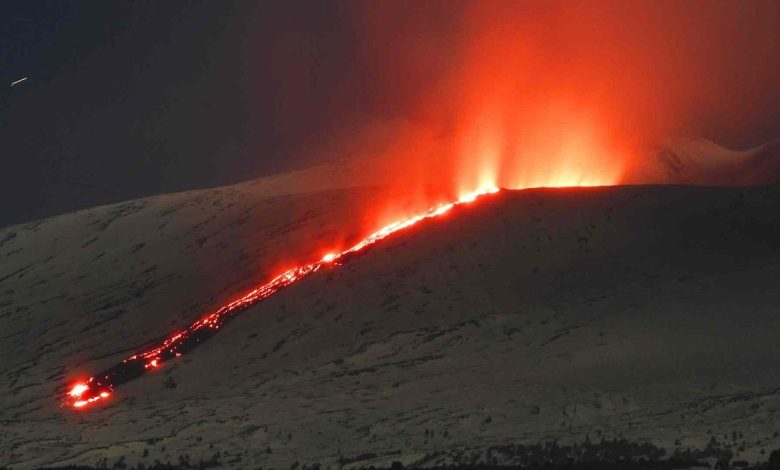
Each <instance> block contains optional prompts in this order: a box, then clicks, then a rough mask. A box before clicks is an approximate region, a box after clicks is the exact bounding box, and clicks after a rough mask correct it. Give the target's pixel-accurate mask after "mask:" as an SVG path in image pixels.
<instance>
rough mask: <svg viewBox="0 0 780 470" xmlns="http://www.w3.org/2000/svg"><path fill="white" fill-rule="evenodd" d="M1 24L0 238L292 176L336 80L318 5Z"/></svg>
mask: <svg viewBox="0 0 780 470" xmlns="http://www.w3.org/2000/svg"><path fill="white" fill-rule="evenodd" d="M2 10H3V11H2V12H0V15H2V17H1V18H2V29H1V30H0V34H1V35H2V36H0V47H2V49H0V64H2V82H5V84H4V86H3V87H2V88H1V89H2V91H1V92H0V142H2V144H3V148H2V152H1V153H0V155H2V157H0V158H1V160H0V161H1V162H2V167H1V168H0V201H2V204H0V226H2V225H6V224H8V223H14V222H19V221H25V220H30V219H34V218H39V217H43V216H48V215H51V214H56V213H61V212H65V211H70V210H73V209H77V208H82V207H88V206H92V205H96V204H100V203H108V202H116V201H120V200H124V199H128V198H132V197H139V196H145V195H149V194H156V193H163V192H170V191H176V190H183V189H191V188H199V187H205V186H211V185H219V184H225V183H230V182H235V181H240V180H244V179H249V178H251V177H255V176H260V175H264V174H271V173H274V172H278V171H282V170H285V169H288V168H292V167H295V166H296V165H300V162H299V161H296V159H295V158H296V155H297V154H298V153H299V152H298V150H299V149H300V148H302V147H305V146H307V145H310V144H309V143H310V142H311V141H316V140H317V139H318V135H321V134H322V133H323V132H325V129H326V128H327V121H328V114H329V113H328V110H327V106H326V105H327V103H326V101H327V99H328V96H329V95H328V88H330V87H332V86H334V84H337V83H339V82H340V81H341V80H342V76H344V75H346V74H347V73H349V70H348V67H349V64H350V54H351V53H352V52H351V49H352V48H351V46H350V44H351V43H352V42H353V41H352V38H351V36H350V32H349V31H348V30H347V28H345V26H344V21H345V19H344V18H343V15H344V11H343V9H342V8H339V7H337V6H334V5H328V4H327V3H325V2H298V3H296V2H284V3H281V2H276V3H270V2H221V1H210V2H182V1H175V2H106V1H102V0H100V1H91V2H84V1H72V2H61V1H51V2H31V1H22V2H18V3H16V4H14V5H11V4H9V3H8V2H6V3H4V4H3V7H2ZM23 76H29V77H30V78H29V80H27V81H26V82H24V83H22V84H20V85H19V86H16V87H13V88H11V87H10V86H8V85H9V84H10V83H11V82H12V81H14V80H17V79H18V78H21V77H23Z"/></svg>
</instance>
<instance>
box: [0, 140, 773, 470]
mask: <svg viewBox="0 0 780 470" xmlns="http://www.w3.org/2000/svg"><path fill="white" fill-rule="evenodd" d="M676 155H677V156H678V157H680V154H676ZM751 155H752V154H751ZM756 158H759V157H756ZM332 171H334V170H333V168H329V169H328V168H318V169H313V170H309V171H303V172H297V173H292V174H286V175H279V176H276V177H271V178H263V179H259V180H254V181H250V182H247V183H243V184H239V185H234V186H228V187H222V188H216V189H209V190H200V191H191V192H184V193H176V194H169V195H161V196H155V197H151V198H145V199H139V200H134V201H129V202H125V203H120V204H114V205H109V206H101V207H96V208H92V209H87V210H83V211H79V212H75V213H72V214H67V215H63V216H58V217H53V218H49V219H44V220H40V221H36V222H30V223H26V224H21V225H15V226H11V227H7V228H4V229H2V230H1V231H0V259H2V260H3V262H2V265H1V266H2V268H1V271H0V318H1V319H2V322H3V333H2V339H1V340H0V357H2V358H3V361H2V368H1V369H0V374H1V375H0V377H2V380H1V381H0V397H2V398H0V399H1V400H2V412H0V422H2V426H3V434H2V439H0V463H4V464H7V465H9V466H10V467H11V468H20V469H21V468H38V467H40V466H63V465H71V464H73V465H75V464H80V465H81V464H84V465H109V466H110V465H114V464H116V463H119V464H120V465H138V464H144V465H150V464H152V463H154V462H155V461H156V462H174V463H176V462H180V463H182V465H184V464H188V463H189V462H193V463H194V462H212V463H215V462H218V464H219V465H220V466H221V467H224V468H247V467H252V468H254V467H258V466H263V467H272V468H282V467H285V468H289V467H291V466H293V465H295V464H296V463H298V464H299V465H301V464H305V465H313V464H319V465H322V466H323V467H324V466H328V465H329V466H331V467H333V466H336V465H339V466H345V467H361V466H369V465H376V466H389V465H390V463H391V462H393V461H399V462H402V463H404V464H405V465H423V466H425V465H427V466H433V465H438V464H450V463H463V462H480V461H481V462H494V463H498V464H518V463H519V462H520V460H518V459H520V458H521V457H519V456H518V454H517V452H515V453H512V452H509V451H508V450H507V449H512V448H515V449H516V448H517V447H516V446H531V447H525V449H530V448H536V447H532V446H541V448H549V445H550V443H553V442H555V443H557V444H556V445H570V444H574V443H580V444H581V443H583V442H591V441H596V442H598V441H602V442H618V441H619V442H628V443H632V444H631V445H636V446H638V447H636V448H637V449H644V451H647V449H656V450H657V449H664V450H665V452H666V454H665V455H667V456H669V455H687V454H685V453H686V452H688V453H689V454H690V453H691V452H694V451H695V452H703V453H702V454H701V455H703V456H705V457H707V458H723V456H728V458H733V459H735V460H744V461H746V462H759V461H765V460H766V459H767V455H768V453H769V452H771V450H772V449H775V448H778V447H780V437H778V436H780V434H779V433H780V429H778V426H777V423H778V422H780V417H779V416H778V412H777V410H778V409H780V388H778V385H777V384H778V383H780V376H779V373H778V370H777V367H776V365H777V363H778V360H780V352H778V348H777V346H776V344H777V338H778V333H780V323H778V320H777V309H776V305H778V304H779V303H780V285H779V284H778V279H780V188H778V187H777V186H761V187H700V186H673V185H665V186H655V185H649V186H617V187H592V188H557V189H554V188H550V189H528V190H503V191H500V192H499V193H497V194H493V195H491V196H489V197H485V198H479V199H477V200H476V201H474V203H473V204H464V205H462V206H458V207H455V208H453V209H452V210H451V211H449V212H447V213H446V214H444V215H442V216H441V217H436V218H433V219H430V220H425V221H421V222H420V223H419V224H417V225H415V227H414V229H413V230H404V231H400V232H398V233H395V234H393V235H392V236H390V237H388V238H387V239H385V240H383V241H382V242H381V243H379V244H377V245H376V246H373V247H372V248H371V249H369V250H365V252H362V253H361V254H360V255H359V256H355V257H353V258H352V259H350V260H349V261H348V262H344V263H343V265H341V266H339V267H338V269H329V270H325V271H322V272H317V273H314V274H312V275H310V276H307V277H306V278H304V279H301V280H300V281H299V282H296V283H295V284H293V285H290V286H288V287H287V288H285V289H284V290H280V291H279V292H277V293H275V294H274V295H273V296H271V297H269V298H267V299H266V300H265V301H263V302H262V303H258V304H256V305H253V306H251V307H250V308H248V309H247V310H246V311H245V312H243V313H241V315H240V316H238V317H236V318H235V320H233V321H231V322H230V323H227V324H225V325H224V326H223V327H222V328H221V331H220V333H219V334H218V335H216V336H214V338H213V339H211V340H210V341H208V342H206V343H204V344H203V345H201V346H200V347H198V349H197V350H195V351H192V352H190V353H189V354H186V355H184V356H183V357H181V358H177V359H175V360H171V361H170V362H167V363H165V364H163V365H162V366H161V367H159V368H156V369H155V370H154V371H153V372H150V373H148V374H146V375H144V377H142V378H139V379H138V380H134V381H132V382H128V383H127V384H125V385H124V386H123V387H122V388H120V389H118V390H117V391H116V392H115V393H113V394H112V395H111V396H110V397H108V398H107V399H106V401H105V403H102V402H101V403H96V404H95V405H94V407H90V409H89V410H88V411H78V410H73V409H71V408H69V407H60V401H61V398H62V396H63V394H64V393H66V391H67V390H68V389H69V386H72V384H73V383H77V382H78V381H79V380H81V379H85V378H87V377H90V376H91V375H92V374H95V373H97V372H99V371H101V370H105V369H107V368H109V367H111V366H112V365H114V364H117V363H119V362H121V361H122V360H123V359H124V358H126V357H128V356H130V355H132V354H134V353H137V352H139V351H143V350H146V349H149V348H151V347H154V346H155V345H156V344H158V343H159V342H160V341H161V340H163V339H164V338H166V337H168V335H169V334H171V333H172V332H175V331H177V330H178V329H181V328H183V327H186V326H187V325H189V324H191V323H193V322H194V321H197V320H198V319H199V318H201V317H202V315H203V314H204V312H208V311H212V310H216V309H217V308H219V307H220V306H221V305H223V304H224V303H225V302H226V301H227V300H230V299H234V298H236V296H239V295H240V294H242V293H244V292H247V291H248V290H250V289H251V288H252V287H253V286H255V285H257V284H258V282H261V281H263V280H265V279H269V278H270V277H272V276H273V275H275V274H277V273H279V272H283V271H284V270H285V269H289V268H290V267H292V266H295V265H297V264H298V263H301V262H306V261H307V260H317V259H324V257H326V256H327V254H328V253H329V251H328V250H331V249H333V248H342V249H344V248H347V247H349V246H350V244H351V243H352V242H354V241H356V240H360V239H361V237H362V236H364V235H365V233H364V227H363V226H361V224H360V223H358V221H356V220H355V217H356V212H355V211H354V207H355V206H354V202H355V201H360V204H361V205H362V206H372V205H374V206H381V205H382V201H386V200H387V198H388V195H392V196H394V197H397V198H402V197H404V194H403V193H398V194H395V193H393V191H392V190H389V189H387V188H385V187H383V186H371V185H369V186H364V185H360V184H354V183H355V182H354V180H353V179H352V178H350V177H349V174H350V173H349V170H347V169H343V168H342V169H340V170H338V172H337V174H334V176H333V177H329V178H324V179H323V178H321V177H319V175H320V174H321V173H323V172H324V173H328V172H332ZM338 175H341V176H338ZM323 181H324V182H323ZM348 183H351V184H348ZM512 446H515V447H512ZM545 446H547V447H545ZM643 446H644V447H643ZM656 450H653V451H652V452H656ZM644 451H643V452H644ZM648 452H649V451H648ZM652 452H651V453H652ZM675 452H677V454H674V453H675ZM708 452H709V453H708ZM654 455H655V454H654ZM215 464H216V463H215ZM193 465H194V464H193Z"/></svg>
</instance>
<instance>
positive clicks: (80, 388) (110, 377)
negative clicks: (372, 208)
mask: <svg viewBox="0 0 780 470" xmlns="http://www.w3.org/2000/svg"><path fill="white" fill-rule="evenodd" d="M498 191H499V189H498V188H497V187H496V186H493V185H486V186H484V187H483V188H482V189H479V190H477V191H473V192H470V193H467V194H465V195H463V196H461V197H460V198H458V199H457V200H456V201H454V202H450V203H447V204H439V205H437V206H434V207H431V208H430V209H428V210H427V211H426V212H424V213H421V214H418V215H415V216H412V217H408V218H405V219H401V220H398V221H396V222H393V223H391V224H388V225H386V226H384V227H382V228H380V229H379V230H377V231H375V232H374V233H372V234H370V235H368V236H367V237H365V238H363V239H362V240H360V241H359V242H358V243H356V244H355V245H353V246H351V247H350V248H347V249H345V250H343V251H340V252H330V253H327V254H325V255H324V256H323V257H322V258H320V259H319V260H317V261H315V262H312V263H309V264H304V265H300V266H297V267H294V268H291V269H288V270H287V271H285V272H283V273H282V274H279V275H278V276H276V277H274V278H273V279H271V280H270V281H268V282H266V283H264V284H262V285H260V286H258V287H257V288H255V289H253V290H252V291H250V292H248V293H246V294H244V295H243V296H241V297H240V298H238V299H236V300H233V301H231V302H229V303H227V304H225V305H223V306H222V307H220V308H219V309H217V310H216V311H214V312H212V313H210V314H208V315H206V316H205V317H203V318H201V319H199V320H198V321H196V322H195V323H193V324H192V325H190V326H189V327H187V328H186V329H184V330H183V331H179V332H176V333H174V334H172V335H170V336H169V337H168V338H167V339H165V340H164V341H163V342H162V343H160V344H159V345H158V346H156V347H154V348H152V349H149V350H147V351H144V352H140V353H137V354H134V355H132V356H130V357H128V358H126V359H124V360H123V361H122V362H120V363H119V364H116V365H114V366H112V367H110V368H108V369H106V370H104V371H103V372H100V373H99V374H96V375H94V376H92V377H90V378H89V379H87V380H83V381H79V382H77V383H75V384H73V385H71V386H70V389H69V390H68V391H67V392H66V394H65V397H64V399H63V401H62V404H63V405H66V406H70V407H72V408H76V409H83V408H86V407H88V406H89V405H92V404H94V403H96V402H98V401H104V400H105V399H107V398H108V397H109V396H111V394H112V393H113V392H114V390H115V389H116V388H117V387H118V386H120V385H122V384H124V383H127V382H129V381H131V380H133V379H135V378H137V377H140V376H141V375H143V374H145V373H146V372H148V371H149V370H152V369H156V368H158V367H160V366H161V365H162V364H163V363H164V362H167V361H169V360H171V359H174V358H176V357H179V356H181V355H182V354H184V353H187V352H189V351H190V350H192V349H194V348H195V347H197V346H198V345H199V344H200V343H201V342H203V341H205V340H207V339H209V338H210V337H211V336H213V335H214V334H216V332H217V331H218V330H219V328H220V327H222V325H224V324H225V322H227V321H228V320H229V319H231V318H233V317H235V315H237V314H238V313H240V312H242V311H244V310H246V309H247V308H249V307H251V306H253V305H254V304H256V303H258V302H260V301H262V300H264V299H267V298H268V297H270V296H272V295H273V294H275V293H276V292H278V291H279V290H280V289H282V288H284V287H287V286H289V285H290V284H293V283H295V282H296V281H298V280H300V279H303V278H304V277H306V276H308V275H310V274H313V273H315V272H317V271H319V270H320V269H323V268H326V267H330V266H336V265H339V264H340V262H343V261H346V260H347V259H348V258H349V257H350V256H351V255H354V254H357V253H358V252H360V251H362V250H364V249H365V248H368V247H370V246H371V245H374V244H375V243H377V242H379V241H381V240H383V239H385V238H387V237H388V236H390V235H392V234H394V233H396V232H399V231H401V230H404V229H406V228H408V227H411V226H413V225H415V224H417V223H418V222H421V221H423V220H426V219H432V218H435V217H438V216H440V215H442V214H445V213H447V212H449V211H450V210H451V209H453V208H454V207H456V206H460V205H464V204H469V203H473V202H474V201H476V200H477V199H478V198H480V197H482V196H485V195H488V194H494V193H496V192H498Z"/></svg>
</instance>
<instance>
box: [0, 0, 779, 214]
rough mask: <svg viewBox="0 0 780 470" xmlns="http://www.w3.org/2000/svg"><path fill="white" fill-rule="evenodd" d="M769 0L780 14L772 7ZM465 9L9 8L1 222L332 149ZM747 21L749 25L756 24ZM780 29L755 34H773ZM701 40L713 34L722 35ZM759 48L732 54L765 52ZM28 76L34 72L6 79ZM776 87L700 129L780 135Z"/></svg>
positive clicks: (428, 74)
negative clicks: (747, 108) (737, 120)
mask: <svg viewBox="0 0 780 470" xmlns="http://www.w3.org/2000/svg"><path fill="white" fill-rule="evenodd" d="M714 3H715V2H703V3H699V4H697V5H693V6H692V8H691V12H689V13H685V12H684V13H683V14H691V15H695V14H696V13H695V8H698V7H702V6H708V5H712V4H714ZM747 3H748V4H750V5H752V3H751V2H747ZM553 4H555V3H554V2H546V3H544V2H542V3H533V2H529V3H528V5H529V8H533V5H537V6H538V5H545V7H544V8H549V5H553ZM755 4H756V5H758V3H755ZM367 5H370V6H367ZM750 5H749V6H748V8H752V7H751V6H750ZM761 5H762V6H763V9H764V10H767V9H769V11H770V12H771V13H772V14H774V15H775V16H776V17H778V18H780V15H778V9H777V8H774V9H772V8H771V7H768V5H771V2H764V3H762V4H761ZM462 6H463V4H461V3H455V2H438V3H436V2H425V3H419V2H406V3H399V2H386V3H370V4H367V3H362V4H361V3H345V2H331V1H316V2H311V1H292V2H291V1H284V2H281V1H279V2H254V1H233V2H230V1H195V2H192V1H181V0H179V1H160V2H148V1H139V2H119V1H116V2H114V1H104V0H95V1H76V0H73V1H68V2H63V1H30V0H23V1H19V2H4V3H3V4H2V9H1V10H0V25H2V28H0V73H1V74H2V77H0V78H2V80H0V90H2V91H0V143H2V151H1V152H0V226H4V225H8V224H11V223H16V222H22V221H27V220H32V219H36V218H40V217H45V216H50V215H54V214H58V213H63V212H68V211H71V210H75V209H79V208H84V207H89V206H94V205H97V204H104V203H111V202H117V201H121V200H125V199H129V198H134V197H141V196H146V195H151V194H159V193H166V192H171V191H177V190H185V189H194V188H202V187H208V186H214V185H221V184H227V183H232V182H237V181H242V180H246V179H250V178H253V177H257V176H262V175H268V174H273V173H276V172H280V171H285V170H289V169H293V168H298V167H302V166H306V165H307V164H308V163H311V159H310V158H309V159H307V158H308V157H307V155H309V154H311V153H312V152H313V151H316V149H321V148H328V146H329V145H330V146H331V147H333V145H332V144H333V140H334V139H338V138H341V136H344V135H348V134H349V131H350V129H352V128H353V126H355V125H356V124H355V123H360V122H364V121H380V122H381V121H382V120H383V119H387V120H390V121H392V120H394V119H396V118H398V117H399V116H401V117H403V115H404V114H405V113H406V111H407V109H414V108H415V103H417V102H419V101H420V100H421V97H425V96H426V94H427V93H428V91H429V88H430V87H432V86H434V85H435V83H436V82H437V71H438V70H446V69H448V68H450V69H457V66H453V64H452V63H450V61H449V58H450V57H455V56H456V54H455V49H456V47H457V44H458V43H457V39H458V35H457V34H455V33H453V32H452V30H453V28H455V27H456V26H457V24H458V21H463V18H461V19H460V20H458V19H457V16H458V12H459V11H460V10H461V7H462ZM740 8H742V7H740ZM743 9H744V8H743ZM748 13H750V12H748ZM762 15H763V16H767V15H766V14H765V13H762ZM640 16H641V15H640ZM731 16H734V15H731ZM729 18H730V17H727V18H726V19H727V20H728V21H730V19H729ZM771 19H772V18H771V17H770V18H769V20H771ZM738 20H739V18H737V19H736V20H735V21H738ZM769 20H767V23H770V21H769ZM372 21H373V23H372ZM680 24H684V22H682V23H680ZM775 24H776V23H775ZM373 25H382V26H381V27H376V28H374V27H373ZM737 26H740V28H741V27H742V26H744V28H742V29H740V30H739V31H743V30H744V31H748V32H750V28H751V25H750V24H745V25H737ZM706 27H707V25H706V24H705V25H704V26H702V28H706ZM550 28H552V29H549V30H547V29H544V28H542V30H544V31H549V34H553V32H554V23H553V24H551V26H550ZM745 28H746V29H745ZM373 29H381V31H379V32H378V33H376V34H375V35H374V33H373V32H372V31H373ZM758 29H760V28H758ZM765 29H766V28H765ZM775 30H776V26H775V28H774V29H772V30H766V31H759V33H761V34H764V36H755V37H769V38H770V41H769V42H771V39H772V38H773V37H774V38H777V36H772V34H773V33H772V31H775ZM767 31H768V32H767ZM694 33H695V34H693V36H692V37H701V38H704V40H705V41H706V40H708V38H709V37H710V36H708V34H712V37H718V35H719V33H718V32H717V31H715V32H712V31H704V30H702V34H698V33H699V32H697V31H694ZM740 34H742V33H740ZM756 34H758V33H756ZM767 34H769V36H767ZM748 36H750V37H748ZM748 36H745V37H746V38H747V39H745V41H752V40H754V36H753V35H752V32H750V34H749V35H748ZM724 41H731V44H732V45H733V43H734V39H733V38H732V37H725V39H724ZM421 45H422V46H425V47H426V48H427V49H426V50H427V51H428V55H427V56H421V55H420V54H419V50H420V49H421V47H422V46H421ZM716 46H717V45H714V46H713V47H712V48H713V49H714V50H715V52H718V50H717V47H720V46H717V47H716ZM750 46H751V45H750V44H747V43H746V44H742V43H738V44H737V45H736V46H734V47H732V49H733V50H734V51H736V52H734V53H735V54H741V53H742V52H740V51H742V50H744V54H748V55H750V54H754V53H755V51H753V50H752V49H751V47H750ZM674 47H676V46H674ZM431 51H433V52H431ZM777 51H778V46H777V45H774V46H771V47H770V48H769V49H767V50H765V51H764V52H765V54H764V55H765V57H767V58H768V59H766V60H765V59H761V60H762V61H758V62H756V64H758V65H755V67H756V71H755V73H754V75H755V74H759V75H766V74H767V72H770V73H771V74H773V77H774V78H775V79H776V78H777V70H776V69H775V68H774V66H775V65H776V62H773V61H774V60H776V59H777V57H778V53H777ZM718 53H719V52H718ZM421 57H422V58H421ZM718 60H720V59H717V58H716V59H715V61H716V62H715V63H717V64H721V62H717V61H718ZM729 60H730V59H728V57H726V56H724V59H723V61H722V68H723V74H724V76H726V75H729V74H732V72H733V70H729V68H728V66H729V62H728V61H729ZM735 60H736V59H735ZM767 60H768V62H767ZM718 67H720V65H718ZM740 73H742V74H745V75H746V76H748V75H750V74H751V73H753V71H752V70H742V71H740ZM24 76H29V80H27V81H26V82H24V83H22V84H20V85H19V86H16V87H10V86H9V85H10V83H11V82H12V81H14V80H17V79H19V78H21V77H24ZM768 78H772V77H768ZM3 82H4V83H3ZM724 83H727V82H724ZM775 83H776V81H775ZM770 90H771V91H772V96H768V97H766V99H764V98H765V95H766V93H765V92H761V93H757V94H754V95H755V96H757V97H759V98H760V100H759V102H758V105H759V106H757V108H759V109H757V111H756V113H755V115H753V116H751V117H750V119H746V120H745V121H744V125H742V126H741V127H740V129H739V130H738V131H733V130H732V132H725V133H722V132H720V131H721V130H722V128H724V126H723V125H722V122H720V121H717V120H713V121H712V122H709V121H708V120H707V118H706V116H705V117H704V118H702V116H697V117H696V119H695V120H693V121H692V122H694V125H692V126H690V127H691V129H695V130H697V131H701V130H703V131H705V133H706V131H708V130H709V131H710V132H709V134H710V135H709V136H710V137H717V136H713V135H711V134H718V133H722V134H723V136H724V137H723V139H721V141H722V142H723V143H726V144H732V145H738V146H750V145H754V144H758V143H760V142H762V141H764V140H767V139H769V138H773V137H777V136H778V135H777V134H778V132H780V117H778V110H777V105H778V104H780V98H778V94H777V87H776V85H774V88H770ZM724 93H730V94H734V93H733V90H731V91H725V92H724ZM762 93H763V94H762ZM713 102H714V103H716V104H717V101H713ZM336 147H338V146H337V145H336Z"/></svg>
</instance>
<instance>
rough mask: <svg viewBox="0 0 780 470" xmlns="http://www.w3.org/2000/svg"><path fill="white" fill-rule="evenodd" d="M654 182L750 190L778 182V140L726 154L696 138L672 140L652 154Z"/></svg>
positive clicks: (779, 153)
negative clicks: (748, 188) (746, 188)
mask: <svg viewBox="0 0 780 470" xmlns="http://www.w3.org/2000/svg"><path fill="white" fill-rule="evenodd" d="M656 164H657V169H656V172H657V173H658V176H657V177H656V178H655V179H656V180H657V181H659V182H668V183H673V184H699V185H709V186H751V185H762V184H773V183H778V182H780V139H776V140H773V141H771V142H768V143H766V144H763V145H759V146H758V147H755V148H752V149H749V150H743V151H738V150H730V149H727V148H725V147H722V146H720V145H718V144H716V143H714V142H711V141H709V140H706V139H702V138H699V137H687V138H675V139H669V140H668V141H667V142H665V143H664V144H663V145H662V146H661V148H660V149H659V150H658V152H657V154H656Z"/></svg>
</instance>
